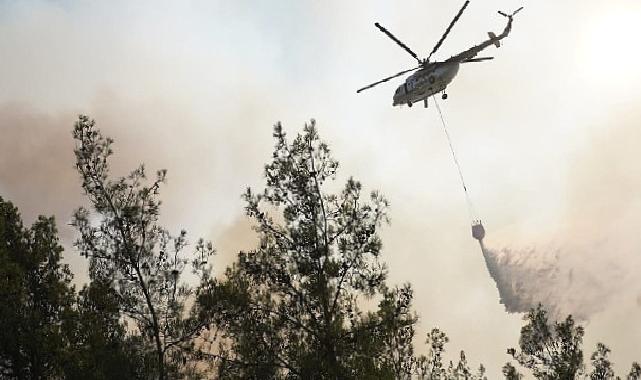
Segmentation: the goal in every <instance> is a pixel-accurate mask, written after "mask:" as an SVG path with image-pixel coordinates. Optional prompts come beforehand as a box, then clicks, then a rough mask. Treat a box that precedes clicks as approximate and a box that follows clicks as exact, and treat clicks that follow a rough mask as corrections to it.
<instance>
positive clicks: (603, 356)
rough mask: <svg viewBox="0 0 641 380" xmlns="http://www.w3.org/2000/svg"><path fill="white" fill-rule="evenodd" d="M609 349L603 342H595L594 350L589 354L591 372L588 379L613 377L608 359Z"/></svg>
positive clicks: (605, 379) (607, 379) (599, 379)
mask: <svg viewBox="0 0 641 380" xmlns="http://www.w3.org/2000/svg"><path fill="white" fill-rule="evenodd" d="M609 354H610V349H609V348H608V347H607V346H606V345H605V344H603V343H597V346H596V351H594V353H592V355H591V356H590V362H591V363H592V372H591V373H590V380H610V379H614V370H613V369H612V363H611V362H610V360H609V359H608V355H609Z"/></svg>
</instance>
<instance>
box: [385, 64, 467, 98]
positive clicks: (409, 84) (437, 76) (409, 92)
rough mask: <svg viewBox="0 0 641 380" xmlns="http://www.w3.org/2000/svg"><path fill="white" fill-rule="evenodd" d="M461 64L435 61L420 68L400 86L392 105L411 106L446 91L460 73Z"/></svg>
mask: <svg viewBox="0 0 641 380" xmlns="http://www.w3.org/2000/svg"><path fill="white" fill-rule="evenodd" d="M459 66H460V63H459V62H435V63H432V64H429V65H427V66H426V67H425V68H422V69H420V70H419V71H417V72H416V73H414V74H412V75H410V76H409V77H407V79H406V80H405V83H403V84H402V85H400V86H398V88H397V89H396V92H395V93H394V102H393V103H392V105H393V106H398V105H402V104H407V105H408V106H411V105H412V104H413V103H416V102H419V101H422V100H425V99H427V98H429V97H430V96H432V95H435V94H438V93H439V92H442V91H444V90H445V88H446V87H447V86H448V85H449V84H450V82H452V80H453V79H454V77H456V74H458V70H459Z"/></svg>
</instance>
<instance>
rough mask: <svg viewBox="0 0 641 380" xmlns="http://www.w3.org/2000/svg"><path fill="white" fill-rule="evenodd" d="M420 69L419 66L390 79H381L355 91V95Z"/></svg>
mask: <svg viewBox="0 0 641 380" xmlns="http://www.w3.org/2000/svg"><path fill="white" fill-rule="evenodd" d="M420 68H421V66H419V67H415V68H413V69H409V70H405V71H401V72H400V73H396V74H394V75H392V76H391V77H387V78H385V79H381V80H379V81H378V82H374V83H372V84H369V85H367V86H365V87H363V88H361V89H359V90H357V91H356V93H357V94H358V93H359V92H361V91H364V90H367V89H370V88H372V87H374V86H376V85H379V84H381V83H384V82H387V81H388V80H390V79H394V78H396V77H399V76H401V75H403V74H406V73H409V72H410V71H414V70H418V69H420Z"/></svg>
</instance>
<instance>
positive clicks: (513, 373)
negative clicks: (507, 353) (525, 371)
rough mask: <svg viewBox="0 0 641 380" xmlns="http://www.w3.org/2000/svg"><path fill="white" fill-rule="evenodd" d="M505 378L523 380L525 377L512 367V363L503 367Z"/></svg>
mask: <svg viewBox="0 0 641 380" xmlns="http://www.w3.org/2000/svg"><path fill="white" fill-rule="evenodd" d="M502 372H503V376H505V380H521V379H523V375H521V374H520V373H519V372H518V371H517V369H516V368H515V367H514V366H513V365H512V363H505V365H504V366H503V371H502Z"/></svg>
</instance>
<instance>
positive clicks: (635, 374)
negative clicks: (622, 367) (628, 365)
mask: <svg viewBox="0 0 641 380" xmlns="http://www.w3.org/2000/svg"><path fill="white" fill-rule="evenodd" d="M626 379H627V380H639V379H641V366H640V365H639V363H637V362H634V363H632V369H630V373H629V374H628V376H627V377H626Z"/></svg>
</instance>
